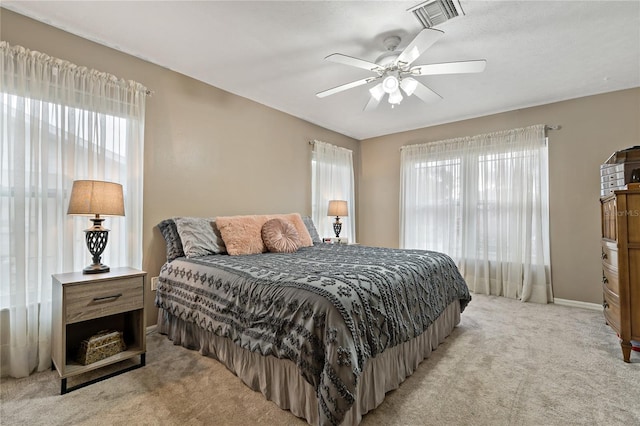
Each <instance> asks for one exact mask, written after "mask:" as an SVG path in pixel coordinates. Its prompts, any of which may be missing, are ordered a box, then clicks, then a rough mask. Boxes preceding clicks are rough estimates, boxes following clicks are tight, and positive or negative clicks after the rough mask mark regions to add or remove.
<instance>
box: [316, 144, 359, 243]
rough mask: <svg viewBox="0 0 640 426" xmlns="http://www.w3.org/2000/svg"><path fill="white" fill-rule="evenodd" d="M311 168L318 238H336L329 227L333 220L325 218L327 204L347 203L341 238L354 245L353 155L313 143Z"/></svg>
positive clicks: (339, 148) (349, 151) (332, 147)
mask: <svg viewBox="0 0 640 426" xmlns="http://www.w3.org/2000/svg"><path fill="white" fill-rule="evenodd" d="M311 164H312V167H311V169H312V171H311V173H312V177H311V188H312V189H311V194H312V195H311V210H312V219H313V223H314V224H315V225H316V228H317V229H318V233H319V234H320V237H321V238H325V237H334V236H335V233H334V232H333V225H332V224H333V222H334V221H335V217H329V216H327V209H328V207H329V200H346V202H347V208H348V211H349V215H348V216H347V217H341V218H340V222H342V232H340V237H346V238H348V239H349V242H350V243H353V242H355V241H356V227H355V212H356V210H355V195H354V194H355V190H354V186H355V185H354V177H353V152H352V151H351V150H350V149H346V148H342V147H339V146H335V145H331V144H329V143H326V142H321V141H314V143H313V158H312V161H311Z"/></svg>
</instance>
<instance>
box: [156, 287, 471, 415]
mask: <svg viewBox="0 0 640 426" xmlns="http://www.w3.org/2000/svg"><path fill="white" fill-rule="evenodd" d="M459 322H460V303H459V302H458V301H457V300H456V301H454V302H453V303H451V304H450V305H449V306H448V307H447V308H446V309H445V311H444V312H443V313H442V315H440V317H438V319H437V320H436V321H435V322H434V323H433V324H431V325H430V326H429V328H428V329H427V330H426V331H425V332H424V333H422V334H421V335H420V336H418V337H416V338H414V339H413V340H410V341H408V342H405V343H403V344H400V345H397V346H395V347H393V348H389V349H387V350H385V351H384V352H383V353H382V354H380V355H378V356H377V357H375V358H373V359H370V360H368V361H367V363H366V365H365V368H364V371H363V373H362V376H361V377H360V380H359V381H358V386H357V400H356V402H355V403H354V405H353V406H352V407H351V409H350V410H349V411H348V412H347V415H346V417H345V420H344V422H343V425H357V424H358V423H360V421H361V419H362V416H363V415H365V414H366V413H367V412H368V411H370V410H373V409H374V408H376V407H377V406H378V405H380V404H381V403H382V401H383V400H384V396H385V394H386V393H387V392H389V391H390V390H393V389H397V388H398V387H399V386H400V383H402V382H403V381H404V380H405V379H406V378H407V377H409V376H410V375H411V374H413V372H414V371H415V369H416V368H417V367H418V364H420V362H421V361H422V360H424V359H425V358H428V357H429V355H430V354H431V351H432V350H434V349H435V348H437V347H438V345H439V344H440V343H442V341H443V340H444V339H445V338H446V337H447V336H448V335H449V334H450V333H451V331H452V330H453V329H454V327H455V326H456V325H457V324H458V323H459ZM158 331H159V332H160V333H162V334H166V335H168V337H169V339H171V340H172V341H173V343H174V344H175V345H182V346H184V347H186V348H189V349H194V350H198V351H199V352H200V353H201V354H202V355H206V356H209V357H211V358H214V359H217V360H218V361H220V362H221V363H223V364H224V365H225V366H226V367H227V368H228V369H229V370H231V371H232V372H233V373H235V374H236V375H237V376H238V377H239V378H240V379H241V380H242V381H243V382H244V383H245V384H246V385H247V386H249V387H250V388H251V389H253V390H255V391H260V392H262V394H263V395H264V396H265V397H266V398H267V399H268V400H270V401H273V402H275V403H276V404H277V405H278V406H279V407H280V408H282V409H285V410H290V411H291V412H292V413H293V414H294V415H296V416H298V417H302V418H304V419H306V420H307V422H308V423H309V424H312V425H317V424H318V422H319V415H318V400H317V398H316V392H315V389H314V388H313V387H312V386H311V385H310V384H309V383H308V382H306V381H305V380H304V379H303V378H302V376H300V374H299V370H298V368H297V367H296V365H295V364H294V363H293V362H291V361H289V360H287V359H279V358H276V357H274V356H262V355H260V354H257V353H254V352H251V351H249V350H247V349H244V348H241V347H239V346H237V345H236V344H235V343H233V342H232V341H231V340H230V339H227V338H224V337H220V336H216V335H215V334H213V333H211V332H208V331H206V330H203V329H201V328H199V327H198V326H196V325H195V324H193V323H188V322H185V321H183V320H181V319H179V318H176V317H174V316H173V315H171V314H169V313H167V312H166V311H164V310H163V309H160V310H159V313H158Z"/></svg>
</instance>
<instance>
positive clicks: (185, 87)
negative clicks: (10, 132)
mask: <svg viewBox="0 0 640 426" xmlns="http://www.w3.org/2000/svg"><path fill="white" fill-rule="evenodd" d="M0 14H1V16H0V18H1V21H0V31H1V32H0V39H2V40H5V41H8V42H9V43H11V44H13V45H21V46H24V47H26V48H29V49H32V50H38V51H41V52H45V53H47V54H48V55H51V56H55V57H58V58H62V59H66V60H68V61H71V62H73V63H75V64H78V65H84V66H88V67H91V68H96V69H98V70H101V71H106V72H110V73H113V74H115V75H117V76H118V77H122V78H125V79H130V80H136V81H138V82H140V83H142V84H144V85H145V86H147V87H148V88H149V89H151V90H153V91H154V92H155V93H154V95H153V96H152V97H151V98H148V99H147V111H146V123H145V161H144V168H145V169H144V216H143V223H144V231H143V250H144V252H143V265H142V267H143V269H145V270H146V271H147V272H148V273H149V277H151V276H156V275H158V271H159V270H160V267H161V266H162V263H163V261H164V258H165V251H164V250H165V248H164V240H163V239H162V236H161V234H160V232H159V231H158V230H157V228H155V225H156V224H157V223H158V222H160V221H161V220H162V219H165V218H168V217H172V216H184V215H194V216H217V215H234V214H253V213H289V212H300V213H302V214H310V213H311V161H310V159H311V146H310V145H309V143H308V141H309V140H310V139H320V140H323V141H326V142H330V143H333V144H336V145H340V146H344V147H346V148H348V149H351V150H353V151H354V162H355V167H356V173H358V170H357V167H358V164H359V143H358V141H356V140H354V139H351V138H348V137H346V136H343V135H340V134H338V133H335V132H332V131H329V130H326V129H323V128H321V127H318V126H315V125H312V124H310V123H308V122H306V121H303V120H300V119H297V118H295V117H292V116H290V115H287V114H284V113H282V112H279V111H276V110H274V109H271V108H268V107H266V106H264V105H261V104H258V103H255V102H252V101H249V100H247V99H245V98H241V97H239V96H236V95H233V94H231V93H228V92H225V91H222V90H219V89H217V88H215V87H212V86H209V85H206V84H204V83H201V82H199V81H196V80H193V79H191V78H188V77H185V76H184V75H181V74H178V73H175V72H173V71H170V70H168V69H165V68H161V67H159V66H156V65H153V64H151V63H149V62H145V61H143V60H140V59H138V58H135V57H133V56H129V55H126V54H123V53H119V52H117V51H115V50H113V49H109V48H106V47H104V46H101V45H99V44H96V43H93V42H91V41H88V40H85V39H82V38H79V37H76V36H73V35H71V34H69V33H66V32H64V31H60V30H58V29H55V28H53V27H50V26H48V25H45V24H42V23H39V22H36V21H33V20H31V19H28V18H25V17H23V16H21V15H18V14H15V13H13V12H10V11H7V10H5V9H0ZM356 189H357V188H356ZM110 244H117V242H115V241H110ZM112 266H116V265H112ZM147 286H149V280H147ZM153 298H154V294H153V292H151V291H150V290H147V293H146V306H147V324H155V323H156V316H157V311H156V310H155V308H154V307H153Z"/></svg>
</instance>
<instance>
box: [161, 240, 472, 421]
mask: <svg viewBox="0 0 640 426" xmlns="http://www.w3.org/2000/svg"><path fill="white" fill-rule="evenodd" d="M456 299H458V300H460V304H461V309H462V310H464V307H465V306H466V305H467V303H468V302H469V301H470V300H471V296H470V295H469V291H468V288H467V285H466V283H465V282H464V280H463V279H462V277H461V276H460V273H459V272H458V269H457V267H456V265H455V264H454V262H453V261H452V260H451V259H450V258H449V257H448V256H447V255H444V254H441V253H436V252H428V251H422V250H397V249H386V248H376V247H365V246H358V245H342V244H316V245H315V246H313V247H303V248H301V249H300V250H298V251H297V252H296V253H291V254H278V253H263V254H257V255H248V256H228V255H213V256H207V257H201V258H197V259H185V258H179V259H176V260H174V261H173V262H171V263H167V264H165V265H164V266H163V267H162V270H161V272H160V278H159V280H158V290H157V293H156V305H157V306H158V307H160V308H162V309H164V310H166V311H168V312H169V313H171V314H172V315H174V316H176V317H178V318H180V319H182V320H184V321H188V322H193V323H195V324H197V325H199V326H200V327H202V328H204V329H206V330H207V331H210V332H213V333H215V334H216V335H218V336H224V337H228V338H230V339H233V341H234V342H235V343H236V344H238V345H240V346H242V347H243V348H246V349H248V350H251V351H254V352H258V353H261V354H263V355H273V356H276V357H278V358H286V359H289V360H291V361H293V362H294V363H296V365H297V366H298V368H299V370H300V373H301V374H302V376H303V377H304V378H305V380H307V381H308V382H309V383H310V384H311V385H312V386H314V388H315V389H316V390H317V396H318V401H319V406H320V413H319V414H320V420H321V423H322V424H339V423H340V422H341V421H342V419H343V418H344V415H345V413H346V412H347V410H349V408H350V407H351V405H352V404H353V402H354V398H355V397H356V395H355V389H356V384H357V382H358V378H359V376H360V373H361V372H362V370H363V368H364V365H365V363H366V362H367V359H369V358H372V357H375V356H376V355H377V354H379V353H381V352H382V351H384V350H385V348H388V347H392V346H395V345H397V344H399V343H402V342H406V341H408V340H410V339H412V338H413V337H416V336H418V335H420V334H421V333H422V332H423V331H424V330H426V328H427V327H428V326H429V325H430V324H431V323H432V322H433V321H434V320H435V319H436V318H438V316H439V315H440V313H442V312H443V310H444V309H445V307H446V306H448V305H449V304H450V303H452V302H453V301H454V300H456Z"/></svg>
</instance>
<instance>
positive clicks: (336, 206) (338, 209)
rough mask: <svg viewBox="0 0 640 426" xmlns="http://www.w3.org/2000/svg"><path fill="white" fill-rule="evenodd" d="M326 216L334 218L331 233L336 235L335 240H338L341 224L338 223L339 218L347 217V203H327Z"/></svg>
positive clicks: (336, 201) (338, 201)
mask: <svg viewBox="0 0 640 426" xmlns="http://www.w3.org/2000/svg"><path fill="white" fill-rule="evenodd" d="M327 216H335V217H336V221H335V222H333V232H335V233H336V238H340V231H341V230H342V222H340V216H349V212H348V210H347V202H346V201H344V200H331V201H329V209H328V210H327Z"/></svg>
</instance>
